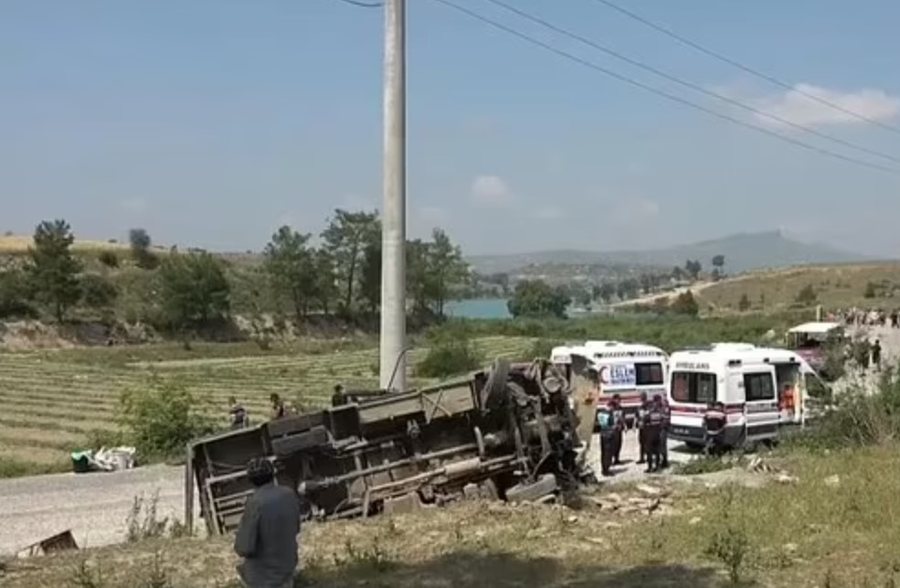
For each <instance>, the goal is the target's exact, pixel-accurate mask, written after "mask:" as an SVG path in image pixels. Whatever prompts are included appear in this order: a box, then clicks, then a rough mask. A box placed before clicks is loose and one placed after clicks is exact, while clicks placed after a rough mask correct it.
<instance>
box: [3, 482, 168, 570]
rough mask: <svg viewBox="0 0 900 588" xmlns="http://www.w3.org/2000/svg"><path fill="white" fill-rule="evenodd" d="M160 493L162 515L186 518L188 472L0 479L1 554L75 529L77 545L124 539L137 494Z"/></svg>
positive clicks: (113, 541) (92, 545) (96, 545)
mask: <svg viewBox="0 0 900 588" xmlns="http://www.w3.org/2000/svg"><path fill="white" fill-rule="evenodd" d="M157 490H158V491H159V503H158V516H159V518H163V517H169V518H170V519H171V518H177V519H178V520H182V519H183V518H184V512H183V511H184V499H183V496H184V469H183V468H180V467H171V466H149V467H144V468H137V469H134V470H130V471H125V472H117V473H109V474H103V473H93V474H53V475H48V476H33V477H28V478H17V479H12V480H0V529H2V531H0V554H11V553H15V552H16V551H17V550H19V549H21V548H23V547H26V546H28V545H30V544H32V543H35V542H37V541H40V540H42V539H45V538H46V537H49V536H51V535H54V534H56V533H60V532H62V531H65V530H66V529H71V530H72V533H73V534H74V535H75V540H76V541H77V542H78V545H79V547H86V546H88V547H98V546H102V545H109V544H112V543H117V542H120V541H123V540H124V539H125V530H126V520H127V517H128V512H129V510H130V508H131V505H132V502H133V500H134V497H135V496H138V495H140V494H142V493H143V494H144V496H145V497H150V496H152V495H153V493H154V492H156V491H157Z"/></svg>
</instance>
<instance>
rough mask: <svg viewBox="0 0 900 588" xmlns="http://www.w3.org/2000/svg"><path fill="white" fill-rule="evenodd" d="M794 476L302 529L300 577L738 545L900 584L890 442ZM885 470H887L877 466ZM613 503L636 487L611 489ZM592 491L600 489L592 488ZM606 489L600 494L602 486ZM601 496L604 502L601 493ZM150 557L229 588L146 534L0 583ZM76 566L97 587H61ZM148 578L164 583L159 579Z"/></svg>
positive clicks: (106, 569) (654, 586)
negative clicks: (570, 503) (609, 506)
mask: <svg viewBox="0 0 900 588" xmlns="http://www.w3.org/2000/svg"><path fill="white" fill-rule="evenodd" d="M769 459H770V463H776V464H777V465H779V466H781V467H784V468H786V469H787V470H788V471H789V472H790V473H791V474H792V475H793V476H795V477H796V479H797V481H796V482H795V483H790V484H778V483H776V482H774V481H770V482H769V483H768V484H767V485H764V486H762V487H757V488H749V487H742V486H736V487H732V486H720V487H719V488H718V489H715V490H711V491H710V490H707V489H705V487H704V484H703V483H698V484H692V485H676V486H673V487H672V489H671V491H672V492H673V494H672V506H671V507H669V508H668V510H665V511H657V512H655V513H654V514H653V515H650V516H648V514H646V513H642V512H639V513H631V514H620V513H619V512H615V511H609V510H606V509H603V508H598V507H596V506H595V505H594V504H593V503H592V502H591V500H590V499H589V498H588V499H587V500H586V501H585V505H584V507H583V508H581V509H579V510H570V509H566V508H560V507H551V506H519V507H516V506H507V505H502V504H488V503H473V504H462V505H458V506H455V507H452V508H448V509H438V510H429V511H424V512H421V513H418V514H411V515H400V516H395V517H378V518H375V519H371V520H368V521H359V520H357V521H349V522H340V523H328V524H325V525H322V524H310V525H307V526H306V527H305V528H304V531H303V536H302V551H301V553H302V558H303V562H304V566H305V568H306V573H307V577H308V580H309V584H306V585H313V586H320V587H324V588H331V587H338V586H341V587H343V586H370V587H384V588H387V587H391V588H414V587H416V588H418V587H422V586H428V587H433V588H476V587H480V586H497V587H510V588H511V587H513V586H521V587H524V588H538V587H541V588H544V587H548V588H562V587H568V588H588V587H590V588H598V587H599V588H603V587H609V588H638V587H641V588H661V587H673V588H674V587H686V586H690V587H692V588H713V587H718V586H729V585H734V584H732V583H731V582H730V580H729V579H728V576H727V574H726V573H725V570H726V565H725V564H724V562H723V561H722V559H721V558H719V557H716V556H713V555H712V554H711V550H710V548H711V547H712V546H718V547H719V549H718V550H717V551H718V552H719V553H722V554H740V555H741V556H742V559H743V561H742V565H741V566H740V567H739V580H740V582H739V584H738V585H741V586H759V587H763V586H779V587H780V586H784V587H798V588H799V587H809V588H812V587H824V586H827V587H829V588H850V587H859V586H869V587H871V588H887V587H893V586H896V585H897V584H896V582H897V581H900V552H898V546H900V502H898V501H897V500H896V497H897V496H898V495H900V476H897V475H896V472H897V469H898V468H900V453H898V448H897V447H896V446H888V447H875V448H867V449H862V450H855V451H842V452H835V453H831V454H821V453H819V454H808V453H804V452H792V453H786V454H785V455H784V456H781V457H775V458H769ZM888 472H893V474H891V475H889V474H888ZM615 491H616V492H618V493H620V494H621V495H622V496H623V500H627V499H628V497H630V496H633V495H634V494H635V493H636V492H635V490H633V489H629V488H628V487H625V488H621V487H616V488H615ZM601 492H603V490H601ZM607 492H608V491H607ZM607 498H609V497H607ZM155 556H158V557H159V558H160V562H161V566H160V567H161V568H162V569H163V571H164V574H163V575H165V576H168V580H169V581H170V582H171V583H170V584H165V585H170V586H172V587H173V588H189V587H190V588H194V587H201V586H208V587H219V588H224V587H228V588H232V587H236V586H237V584H236V583H234V577H235V576H234V572H233V569H234V568H233V566H234V563H235V558H234V556H233V555H232V553H231V551H230V544H229V542H228V540H227V539H226V540H218V539H216V540H209V541H204V540H189V539H182V540H177V541H163V542H153V541H151V542H145V543H139V544H136V545H131V546H121V547H113V548H105V549H101V550H95V551H90V552H81V553H75V554H72V555H67V556H57V557H51V558H44V559H41V560H30V561H29V560H20V561H17V562H12V563H10V564H9V567H10V571H9V572H8V575H7V577H6V578H5V579H4V580H5V582H6V583H5V584H4V586H9V587H10V588H15V587H26V586H27V587H42V586H46V587H50V586H53V587H56V586H65V585H80V586H88V585H91V586H102V587H103V588H119V587H122V588H124V587H125V586H140V585H150V584H146V583H145V584H141V583H140V582H142V581H144V582H145V581H146V579H147V578H148V577H149V571H148V570H149V569H150V568H151V567H152V562H153V560H154V557H155ZM82 562H87V564H86V565H87V567H88V569H89V570H91V571H92V573H94V572H95V571H96V569H97V566H101V567H102V571H103V577H104V582H103V583H102V584H72V583H71V580H72V578H73V577H74V575H75V572H76V570H77V569H79V567H80V566H81V565H82ZM154 585H164V584H162V583H159V584H154Z"/></svg>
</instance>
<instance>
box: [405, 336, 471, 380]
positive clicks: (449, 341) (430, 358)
mask: <svg viewBox="0 0 900 588" xmlns="http://www.w3.org/2000/svg"><path fill="white" fill-rule="evenodd" d="M483 359H484V358H483V357H482V355H481V353H480V352H479V351H478V350H477V349H476V348H475V345H474V344H473V343H472V340H471V339H470V338H469V337H468V336H467V335H466V334H465V333H463V332H460V333H458V334H457V335H456V336H452V337H451V336H445V337H441V338H440V339H438V340H435V341H433V342H432V343H431V346H430V347H429V348H428V354H427V355H426V356H425V359H424V360H422V362H421V363H420V364H419V365H418V368H417V370H416V373H417V374H418V375H419V376H422V377H426V378H445V377H447V376H454V375H458V374H464V373H467V372H470V371H472V370H476V369H478V368H480V367H481V366H482V364H483Z"/></svg>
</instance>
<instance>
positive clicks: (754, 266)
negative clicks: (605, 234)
mask: <svg viewBox="0 0 900 588" xmlns="http://www.w3.org/2000/svg"><path fill="white" fill-rule="evenodd" d="M715 255H724V256H725V271H726V272H729V273H740V272H745V271H749V270H758V269H765V268H773V269H774V268H782V267H790V266H795V265H808V264H819V263H850V262H861V261H871V260H872V259H873V258H872V257H870V256H866V255H863V254H860V253H855V252H851V251H845V250H842V249H839V248H837V247H833V246H831V245H827V244H823V243H805V242H802V241H798V240H795V239H791V238H788V237H786V236H785V235H784V234H783V233H782V232H781V231H779V230H773V231H762V232H755V233H753V232H751V233H736V234H733V235H728V236H725V237H721V238H718V239H706V240H703V241H697V242H694V243H686V244H681V245H674V246H672V247H667V248H656V249H647V250H614V251H605V252H604V251H589V250H582V249H554V250H545V251H534V252H528V253H513V254H506V255H471V256H467V260H468V262H469V263H470V264H471V265H472V267H473V268H474V269H475V271H476V272H478V273H481V274H491V273H500V272H504V273H510V272H515V271H516V270H519V269H522V268H526V267H528V266H530V265H541V264H559V265H591V264H598V265H628V266H643V267H665V268H671V267H674V266H676V265H677V266H683V265H684V263H685V261H686V260H688V259H697V260H699V261H700V262H701V263H702V264H703V267H704V268H709V267H710V266H711V260H712V258H713V256H715Z"/></svg>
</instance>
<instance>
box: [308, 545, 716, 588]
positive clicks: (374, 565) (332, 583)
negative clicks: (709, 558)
mask: <svg viewBox="0 0 900 588" xmlns="http://www.w3.org/2000/svg"><path fill="white" fill-rule="evenodd" d="M551 547H552V546H551ZM299 585H302V586H315V587H317V588H318V587H323V588H324V587H327V588H332V587H334V588H336V587H338V586H350V585H363V586H370V587H384V588H387V587H391V588H413V587H422V588H486V587H491V588H494V587H496V588H513V587H522V588H537V587H541V588H544V587H546V588H553V587H557V586H558V587H563V586H565V587H566V588H607V587H608V588H674V587H679V588H681V587H686V586H690V587H692V588H718V587H720V586H724V585H725V582H724V580H723V577H722V575H721V574H719V573H718V572H717V571H716V570H715V569H713V568H709V567H701V568H691V567H687V566H683V565H670V564H652V563H651V564H645V565H640V566H636V567H632V568H626V569H623V568H610V567H604V566H602V565H575V566H569V565H564V563H563V562H561V561H559V560H556V559H551V558H548V557H520V556H517V555H512V554H482V553H474V552H461V553H453V554H448V555H444V556H441V557H438V558H435V559H432V560H429V561H426V562H421V563H415V564H403V563H395V562H372V561H359V562H352V563H346V564H345V565H342V566H340V567H339V568H338V569H336V570H335V569H329V570H327V571H322V572H320V571H317V570H315V569H312V570H308V573H307V574H305V577H304V581H303V583H302V584H299Z"/></svg>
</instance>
